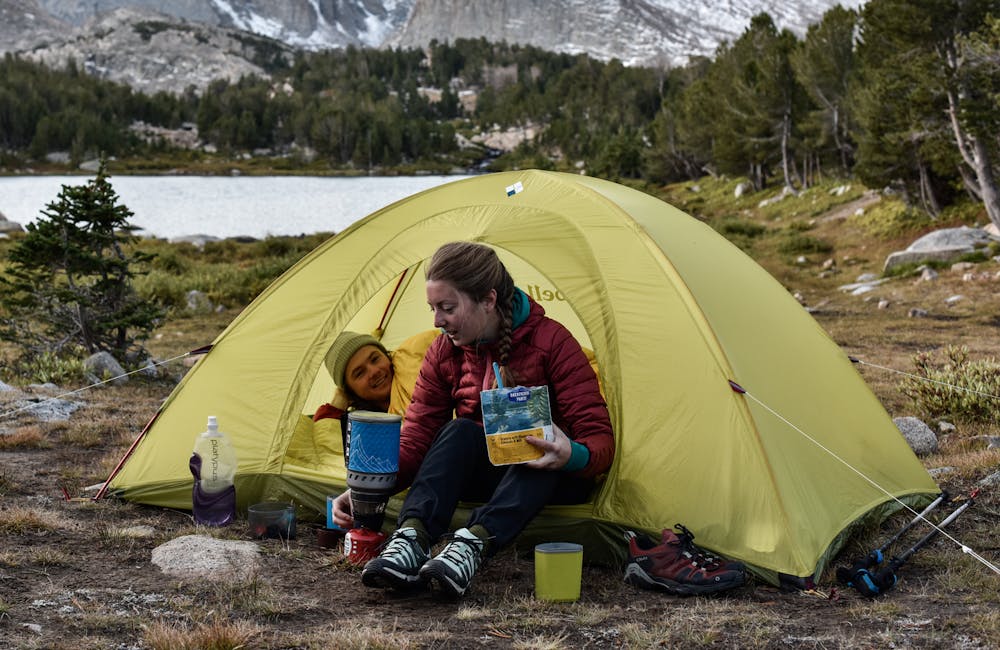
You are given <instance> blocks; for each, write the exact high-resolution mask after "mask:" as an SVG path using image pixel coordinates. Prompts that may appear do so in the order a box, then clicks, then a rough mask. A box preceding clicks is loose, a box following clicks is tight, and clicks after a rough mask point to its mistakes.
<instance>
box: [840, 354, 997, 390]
mask: <svg viewBox="0 0 1000 650" xmlns="http://www.w3.org/2000/svg"><path fill="white" fill-rule="evenodd" d="M847 358H848V359H850V360H851V363H857V364H860V365H862V366H869V367H871V368H878V369H879V370H885V371H886V372H894V373H896V374H897V375H903V376H904V377H909V378H910V379H918V380H920V381H926V382H927V383H929V384H937V385H938V386H944V387H946V388H951V389H953V390H957V391H962V392H964V393H972V394H973V395H979V396H980V397H989V398H990V399H996V400H1000V395H994V394H993V393H986V392H983V391H980V390H972V389H971V388H965V387H963V386H956V385H954V384H949V383H948V382H946V381H941V380H939V379H930V378H929V377H921V376H920V375H915V374H913V373H911V372H904V371H902V370H896V369H895V368H887V367H885V366H880V365H878V364H874V363H868V362H867V361H862V360H861V359H858V358H857V357H851V356H848V357H847Z"/></svg>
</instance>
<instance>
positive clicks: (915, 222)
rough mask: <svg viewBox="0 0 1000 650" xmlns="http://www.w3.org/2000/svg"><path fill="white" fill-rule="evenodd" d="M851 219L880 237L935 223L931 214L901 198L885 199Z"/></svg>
mask: <svg viewBox="0 0 1000 650" xmlns="http://www.w3.org/2000/svg"><path fill="white" fill-rule="evenodd" d="M850 219H851V221H852V222H853V223H854V224H856V225H858V226H860V227H861V228H862V229H863V230H864V231H865V232H867V233H868V234H869V235H872V236H873V237H877V238H879V239H893V238H895V237H899V236H901V235H905V234H907V233H911V232H914V231H918V230H921V229H923V228H927V227H928V226H931V225H933V223H934V221H933V220H932V219H931V217H930V215H928V214H927V213H926V212H923V211H922V210H917V209H915V208H910V207H907V206H906V204H904V203H903V202H902V201H901V200H898V199H895V200H889V199H883V200H882V201H880V202H879V203H878V204H877V205H875V206H873V207H872V208H871V209H870V210H867V211H866V212H865V213H864V214H861V215H853V216H852V217H851V218H850Z"/></svg>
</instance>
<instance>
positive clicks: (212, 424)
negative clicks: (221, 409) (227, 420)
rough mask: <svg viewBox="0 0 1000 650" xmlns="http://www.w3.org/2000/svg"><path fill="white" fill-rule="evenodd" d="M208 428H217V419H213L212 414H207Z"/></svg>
mask: <svg viewBox="0 0 1000 650" xmlns="http://www.w3.org/2000/svg"><path fill="white" fill-rule="evenodd" d="M208 428H209V429H218V428H219V421H218V420H216V419H215V416H214V415H209V416H208Z"/></svg>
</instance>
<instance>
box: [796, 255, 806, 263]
mask: <svg viewBox="0 0 1000 650" xmlns="http://www.w3.org/2000/svg"><path fill="white" fill-rule="evenodd" d="M808 261H809V259H808V258H806V256H805V255H799V256H798V257H796V258H795V263H796V264H805V263H806V262H808Z"/></svg>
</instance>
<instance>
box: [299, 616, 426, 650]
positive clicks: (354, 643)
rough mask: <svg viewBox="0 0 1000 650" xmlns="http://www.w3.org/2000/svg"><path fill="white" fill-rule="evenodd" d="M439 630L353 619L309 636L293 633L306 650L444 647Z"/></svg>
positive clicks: (398, 649) (400, 649) (381, 649)
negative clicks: (406, 628) (413, 629)
mask: <svg viewBox="0 0 1000 650" xmlns="http://www.w3.org/2000/svg"><path fill="white" fill-rule="evenodd" d="M439 637H440V633H437V632H435V631H433V630H429V631H427V632H421V633H419V634H415V633H413V632H410V631H401V630H399V629H397V627H396V624H395V622H393V624H392V625H391V626H389V627H388V628H386V627H383V625H382V624H381V623H373V622H371V621H352V622H349V623H343V624H339V625H337V626H335V627H334V626H331V627H330V628H328V629H326V630H321V631H316V632H313V633H311V634H309V635H302V636H296V638H295V646H294V647H296V648H306V649H307V650H411V649H416V648H421V647H425V646H433V647H445V646H446V644H444V643H442V642H441V641H442V640H443V639H440V638H439Z"/></svg>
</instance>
